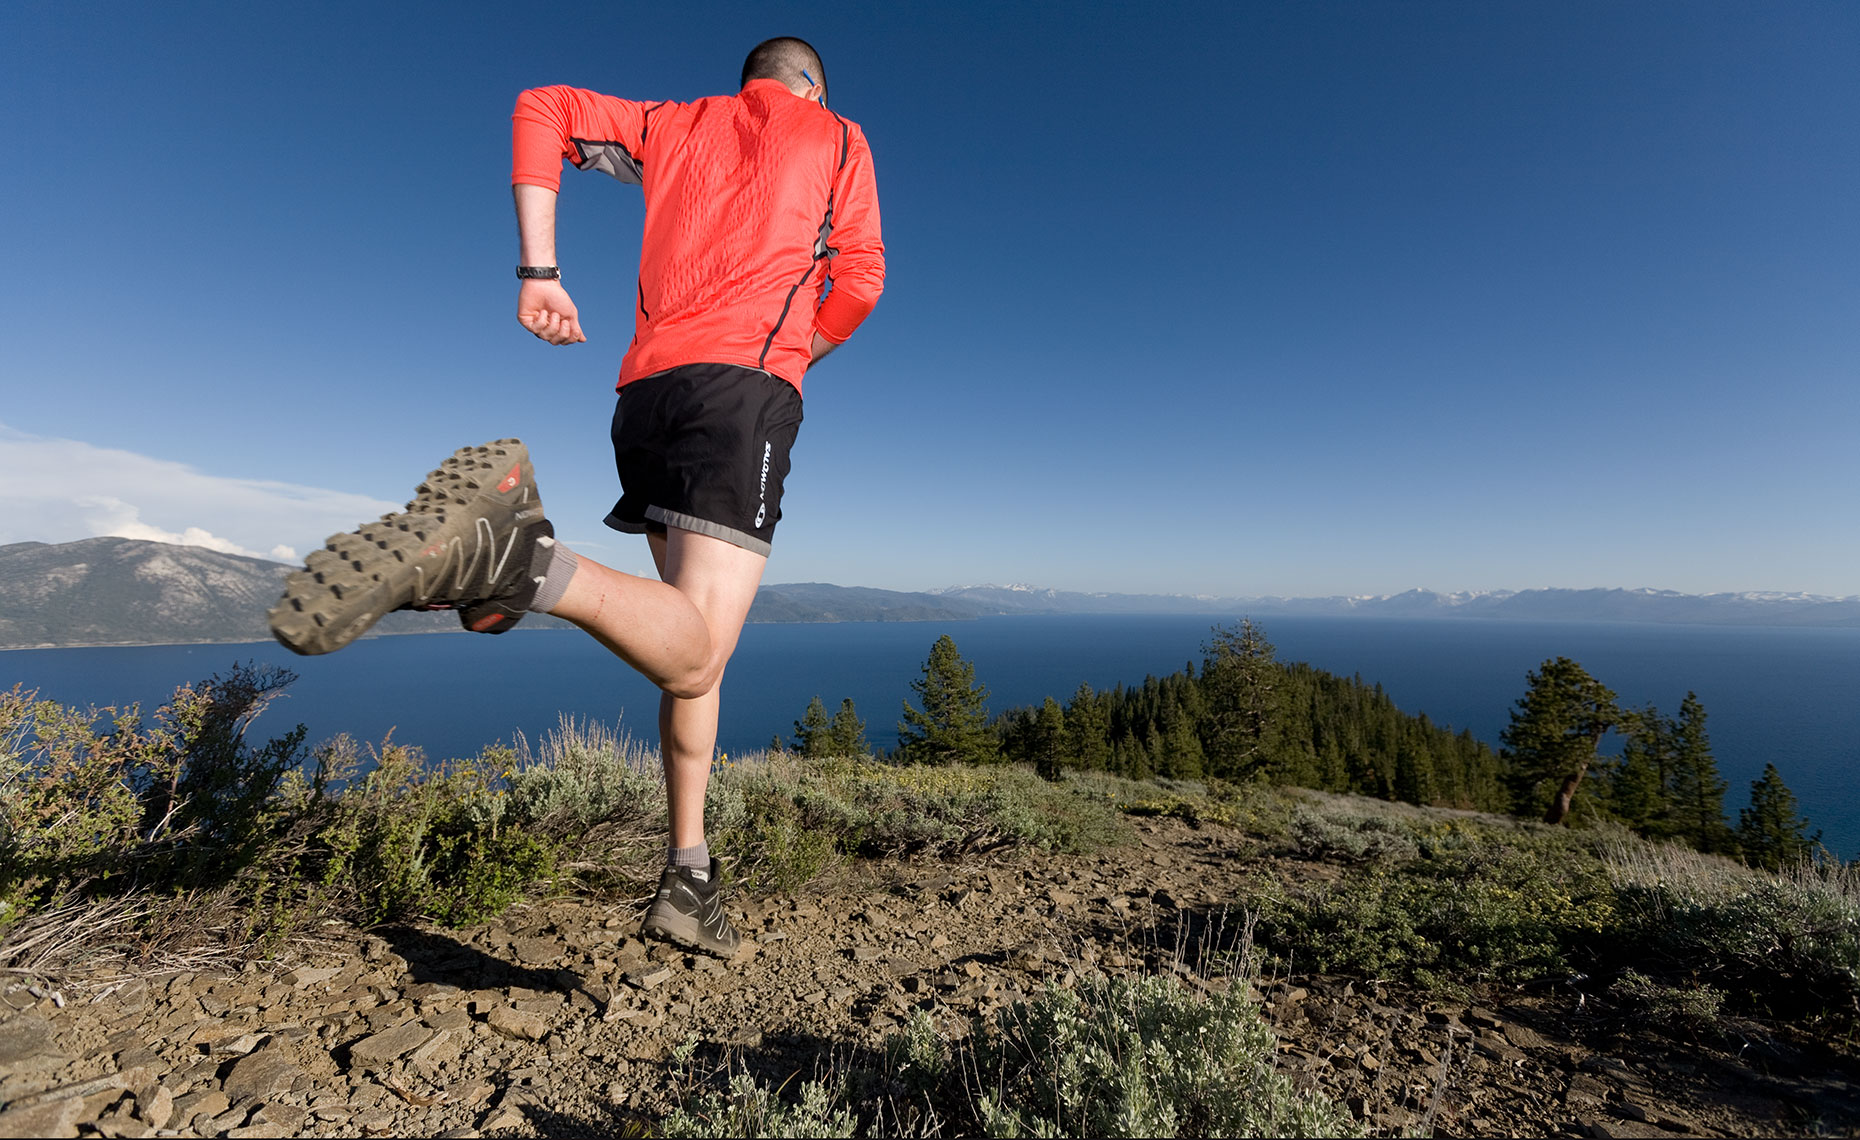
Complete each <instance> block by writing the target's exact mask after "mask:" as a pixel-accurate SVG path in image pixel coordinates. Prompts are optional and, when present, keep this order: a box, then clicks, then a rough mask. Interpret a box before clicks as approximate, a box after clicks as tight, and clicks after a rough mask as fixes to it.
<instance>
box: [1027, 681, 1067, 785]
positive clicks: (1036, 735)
mask: <svg viewBox="0 0 1860 1140" xmlns="http://www.w3.org/2000/svg"><path fill="white" fill-rule="evenodd" d="M1065 750H1066V714H1065V713H1064V712H1063V711H1061V709H1060V707H1059V702H1058V701H1056V700H1054V699H1053V698H1051V697H1048V698H1046V700H1045V702H1044V703H1042V704H1041V705H1040V711H1039V713H1038V714H1037V715H1036V716H1035V717H1034V720H1033V739H1032V743H1031V747H1030V749H1029V751H1030V752H1031V753H1032V757H1033V770H1034V771H1036V772H1038V773H1039V774H1040V778H1041V779H1044V780H1057V779H1059V774H1060V761H1061V758H1062V757H1063V756H1064V755H1065Z"/></svg>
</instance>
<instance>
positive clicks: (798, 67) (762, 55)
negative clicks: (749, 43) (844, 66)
mask: <svg viewBox="0 0 1860 1140" xmlns="http://www.w3.org/2000/svg"><path fill="white" fill-rule="evenodd" d="M803 71H805V72H807V75H802V74H801V73H802V72H803ZM809 75H811V76H813V79H814V82H815V83H818V84H820V90H821V92H822V93H823V94H824V93H825V92H826V89H827V66H826V64H824V63H821V62H820V53H819V52H817V51H815V50H814V45H813V44H810V43H808V42H807V41H806V40H803V39H798V38H796V37H794V36H776V37H775V38H774V39H772V40H763V41H762V42H761V43H759V44H757V45H756V46H755V47H753V48H750V49H749V58H748V59H745V60H744V61H743V82H744V83H748V82H749V81H750V80H751V79H779V80H781V81H782V82H783V83H786V84H788V85H789V86H791V87H795V86H800V87H806V86H809V83H808V76H809Z"/></svg>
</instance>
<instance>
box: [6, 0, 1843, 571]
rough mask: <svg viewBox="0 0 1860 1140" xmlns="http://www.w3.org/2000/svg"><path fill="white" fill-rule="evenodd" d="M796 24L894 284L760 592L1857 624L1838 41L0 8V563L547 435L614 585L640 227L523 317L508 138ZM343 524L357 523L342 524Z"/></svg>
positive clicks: (570, 269) (730, 10)
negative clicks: (1790, 600)
mask: <svg viewBox="0 0 1860 1140" xmlns="http://www.w3.org/2000/svg"><path fill="white" fill-rule="evenodd" d="M777 34H797V35H802V36H805V37H807V38H809V39H810V40H812V41H813V42H814V43H815V44H816V45H817V46H818V47H819V48H820V49H821V51H822V54H823V55H824V56H825V58H826V60H827V64H828V67H829V70H830V72H831V84H832V96H833V106H834V108H835V109H836V110H838V111H840V112H841V113H843V114H845V115H847V116H849V117H851V118H853V119H855V120H857V121H858V122H860V123H861V124H862V125H863V126H864V128H865V130H866V133H867V135H868V137H869V138H870V139H871V142H872V147H873V152H874V155H875V159H876V164H877V170H878V178H879V192H880V198H881V202H882V204H883V210H884V219H885V237H886V241H887V245H888V246H889V283H888V288H887V291H886V293H885V296H884V299H883V300H882V301H881V302H880V304H879V307H878V309H877V311H876V312H875V313H874V314H873V316H872V318H871V319H870V320H869V321H868V322H867V324H866V326H865V327H864V328H863V329H862V330H861V331H860V332H859V334H858V335H857V336H856V337H855V338H854V339H853V341H852V342H850V343H849V344H848V346H847V347H846V348H845V349H843V350H842V351H841V352H840V353H838V354H837V355H835V357H834V358H833V359H832V360H830V361H828V362H827V363H826V364H824V365H822V366H821V367H820V368H819V369H817V370H816V371H815V372H814V373H813V374H812V375H811V376H810V378H809V380H808V393H807V394H808V399H807V423H806V427H805V428H804V430H803V431H802V434H801V439H800V443H799V445H798V448H797V452H796V467H795V475H794V477H793V479H792V481H791V484H790V494H789V497H788V499H787V502H786V503H785V512H786V518H785V520H784V522H783V523H782V527H781V530H780V532H779V533H778V535H777V538H776V544H775V556H774V559H773V561H772V563H771V566H770V569H769V573H768V580H770V581H804V580H820V581H832V582H839V583H843V584H849V585H873V586H883V587H891V588H900V589H915V588H924V587H935V586H943V585H952V584H957V583H967V582H986V581H992V582H1012V581H1020V582H1032V583H1037V584H1041V585H1050V586H1058V587H1062V588H1069V589H1102V590H1127V591H1154V592H1164V591H1182V592H1197V593H1220V594H1261V593H1277V594H1329V593H1380V592H1392V591H1397V590H1402V589H1406V588H1409V587H1413V586H1425V587H1431V588H1435V589H1441V590H1456V589H1503V588H1510V589H1520V588H1528V587H1541V586H1629V587H1633V586H1655V587H1665V588H1673V589H1680V590H1687V591H1694V592H1706V591H1715V590H1743V589H1774V590H1809V591H1814V592H1820V593H1829V594H1854V593H1860V446H1856V444H1855V436H1856V426H1860V415H1857V413H1860V388H1857V386H1856V380H1860V268H1857V267H1860V206H1857V204H1860V131H1856V130H1855V124H1856V123H1860V66H1856V60H1860V5H1854V4H1847V3H1781V4H1759V3H1746V4H1714V3H1692V4H1686V5H1683V6H1682V5H1662V4H1615V3H1566V2H1560V0H1559V2H1556V3H1464V4H1445V5H1442V4H1429V3H1401V4H1394V3H1384V4H1369V3H1351V4H1331V3H1296V4H1293V3H1283V4H1265V3H1221V4H1214V5H1207V6H1189V5H1171V6H1166V7H1163V8H1161V9H1152V8H1149V7H1144V8H1142V9H1139V7H1138V6H1136V5H1125V4H1118V5H1105V6H1103V8H1102V9H1099V10H1092V9H1089V8H1086V7H1084V6H1082V5H1077V4H1050V5H1000V4H993V3H989V4H962V3H937V4H921V5H905V4H883V5H847V4H817V5H804V4H803V5H775V4H739V5H714V4H704V5H691V6H682V5H669V4H667V5H634V4H606V3H603V4H588V5H572V4H563V5H547V6H540V7H539V6H534V5H530V6H524V5H511V4H508V3H498V4H494V5H481V6H474V5H469V4H462V3H451V4H444V5H433V6H430V7H426V8H424V9H422V8H417V7H415V6H413V5H403V4H398V3H396V4H378V3H371V4H321V3H319V4H302V5H280V4H249V3H241V4H225V5H209V4H185V5H152V4H89V3H70V2H63V0H61V2H57V3H48V2H43V0H26V2H24V3H21V2H20V0H14V2H12V3H9V4H6V5H5V6H4V8H0V108H3V109H0V153H4V154H5V155H6V160H5V163H4V166H3V167H0V170H3V171H4V175H3V178H4V181H0V205H3V206H4V216H5V219H6V221H5V226H6V234H7V248H8V254H9V256H8V258H7V264H8V269H9V272H7V273H6V274H5V275H4V277H0V392H3V393H4V395H3V396H0V465H4V466H5V468H6V469H7V470H9V471H11V472H12V473H13V475H12V476H11V477H10V478H9V479H8V480H5V481H4V483H5V485H4V486H0V542H11V541H20V540H27V539H38V540H46V541H64V540H69V539H73V538H80V537H84V536H86V535H90V534H97V533H112V532H113V533H128V534H143V535H181V534H184V533H186V532H188V531H189V529H190V528H195V529H196V530H197V532H198V533H196V534H195V535H194V537H195V539H196V540H197V541H202V542H216V543H219V544H221V545H223V546H227V547H229V548H231V547H236V548H239V549H245V550H254V551H259V552H267V551H271V550H273V549H275V548H280V547H283V548H290V549H292V550H295V551H296V552H298V553H302V552H304V551H306V550H308V549H310V548H312V547H314V546H315V545H316V544H317V543H318V542H319V541H320V540H321V538H322V536H323V535H324V534H325V533H327V532H328V531H330V530H333V529H346V527H347V526H348V525H350V524H351V523H354V522H356V521H359V519H360V517H361V515H362V514H365V513H368V512H370V511H372V510H375V509H379V508H380V506H381V503H382V502H383V501H387V500H398V499H402V498H405V497H406V496H407V495H408V493H409V492H410V491H411V489H412V486H413V484H414V483H415V482H416V481H417V479H418V477H419V476H420V475H421V473H422V472H423V471H424V469H425V468H426V467H427V466H428V465H430V464H431V463H432V462H435V461H436V460H437V459H439V458H441V457H443V456H444V455H446V454H447V453H449V452H450V451H451V449H452V448H454V447H456V446H458V445H460V444H463V443H470V442H477V441H480V440H483V439H488V438H492V437H495V436H499V435H505V434H512V435H519V436H522V437H523V438H524V439H526V440H527V441H529V443H530V444H531V446H532V450H533V451H534V453H535V454H536V456H537V459H538V469H539V475H540V478H541V482H542V489H543V492H544V496H545V499H546V501H547V502H548V504H549V506H550V508H551V513H552V514H553V515H555V516H556V517H557V519H558V523H557V526H558V529H559V531H560V532H561V533H562V534H563V536H564V537H566V538H567V539H568V540H569V541H571V543H575V544H576V545H578V546H579V547H580V548H582V549H584V550H585V551H587V552H589V553H591V554H593V555H595V556H596V557H599V558H602V559H604V560H607V561H610V562H611V563H613V564H615V565H617V566H619V567H621V568H623V569H630V570H641V569H643V568H644V567H645V566H646V565H647V560H646V558H645V553H644V548H643V544H640V543H639V542H638V540H636V539H628V538H625V537H623V536H618V535H613V534H611V533H610V532H607V531H606V530H605V528H603V527H601V526H600V525H599V522H598V520H599V518H600V516H601V515H602V514H604V513H605V511H606V509H607V508H608V507H609V506H610V505H611V503H612V499H613V497H614V496H615V494H616V493H617V492H616V489H615V487H614V485H613V475H612V470H611V466H610V457H609V452H608V449H607V440H606V424H607V419H608V416H609V414H610V412H611V407H612V393H611V385H612V380H613V374H614V372H615V370H616V368H617V366H618V362H619V358H620V355H621V352H622V351H623V349H624V348H625V346H626V343H627V340H628V338H629V336H630V335H631V327H630V322H631V311H632V298H633V292H634V274H635V268H636V261H637V248H638V244H637V243H638V226H639V221H640V217H641V206H640V199H639V192H638V190H637V188H633V187H624V186H621V185H619V184H617V183H614V182H612V181H610V180H608V179H605V178H601V177H599V176H596V175H581V174H576V173H574V172H573V171H570V172H569V176H568V178H567V179H566V181H565V185H564V193H563V198H562V213H561V224H560V233H561V240H560V257H561V260H562V262H563V264H564V267H565V269H564V271H565V274H566V279H567V283H568V284H569V286H570V289H571V292H572V293H573V295H574V297H575V299H576V301H577V302H578V303H579V305H580V307H581V310H582V314H583V318H584V323H585V326H586V328H587V330H588V333H589V338H590V339H589V343H587V344H585V345H580V346H576V347H573V348H568V349H553V348H549V347H547V346H544V345H542V344H540V343H539V342H537V341H536V340H534V339H533V338H532V337H530V336H529V335H528V334H527V333H525V332H524V331H523V330H522V329H520V328H519V327H518V326H517V324H516V322H515V320H514V317H513V315H512V313H513V307H514V301H515V296H516V281H515V279H514V277H513V275H512V273H511V266H512V265H514V264H515V261H516V238H515V227H514V224H513V222H512V216H511V208H510V198H509V189H508V172H509V112H510V108H511V104H512V102H513V100H514V99H515V96H516V94H517V92H518V91H519V90H521V89H522V88H525V87H530V86H538V85H543V84H550V83H569V84H576V85H579V86H585V87H591V88H595V89H597V90H602V91H606V92H609V93H612V94H617V95H624V96H629V97H636V98H654V99H657V98H675V99H689V98H695V97H699V96H702V95H706V94H714V93H719V92H727V91H729V90H732V89H733V88H734V86H735V79H736V76H737V72H738V69H739V67H740V65H741V60H742V56H743V54H744V53H745V51H746V50H747V49H748V47H749V46H750V45H752V44H753V43H755V42H756V41H757V40H759V39H762V38H764V37H766V36H770V35H777ZM351 516H353V517H351Z"/></svg>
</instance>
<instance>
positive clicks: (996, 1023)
mask: <svg viewBox="0 0 1860 1140" xmlns="http://www.w3.org/2000/svg"><path fill="white" fill-rule="evenodd" d="M974 1048H975V1062H974V1063H975V1068H976V1073H977V1079H978V1081H979V1082H980V1083H981V1085H982V1092H981V1094H980V1096H979V1098H978V1103H977V1110H978V1115H979V1117H980V1123H981V1128H982V1131H983V1132H984V1134H986V1135H989V1136H1029V1135H1031V1136H1341V1135H1353V1134H1355V1133H1356V1128H1355V1123H1354V1121H1352V1119H1351V1118H1350V1116H1349V1115H1348V1114H1347V1113H1345V1112H1343V1111H1341V1110H1340V1109H1338V1108H1337V1107H1336V1106H1335V1105H1333V1104H1330V1103H1329V1102H1328V1101H1326V1100H1324V1099H1323V1098H1322V1097H1321V1096H1317V1095H1304V1094H1300V1093H1298V1092H1297V1091H1296V1090H1294V1089H1293V1087H1292V1084H1291V1081H1290V1080H1289V1079H1288V1078H1286V1077H1285V1076H1283V1075H1281V1074H1280V1073H1279V1072H1278V1071H1277V1070H1276V1069H1275V1068H1274V1067H1273V1056H1274V1042H1273V1037H1272V1031H1271V1029H1270V1028H1269V1027H1268V1026H1267V1024H1266V1022H1265V1020H1264V1019H1263V1018H1262V1017H1261V1016H1260V1013H1259V1010H1258V1008H1257V1007H1256V1006H1254V1005H1253V1004H1252V1003H1251V1002H1249V1001H1247V1000H1246V999H1245V998H1244V997H1243V996H1241V992H1240V988H1239V987H1234V988H1230V989H1229V990H1227V991H1226V992H1223V993H1216V994H1212V995H1209V996H1206V997H1203V996H1200V995H1196V994H1191V993H1189V992H1187V991H1185V990H1184V989H1183V988H1182V986H1181V985H1180V983H1178V982H1177V981H1176V980H1175V979H1173V978H1170V977H1163V976H1152V977H1143V978H1135V979H1132V978H1104V977H1091V978H1086V979H1082V980H1081V981H1080V983H1079V984H1078V987H1077V988H1076V989H1062V988H1057V987H1049V988H1048V989H1046V990H1045V991H1044V992H1042V993H1041V994H1040V995H1039V996H1038V997H1036V998H1034V999H1032V1000H1030V1001H1023V1002H1016V1003H1014V1004H1013V1005H1011V1006H1008V1007H1007V1008H1005V1009H1003V1010H1001V1011H1000V1012H998V1013H997V1014H996V1015H995V1017H994V1019H993V1021H992V1022H989V1023H987V1024H985V1025H982V1026H980V1027H978V1029H977V1032H976V1034H975V1046H974Z"/></svg>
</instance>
